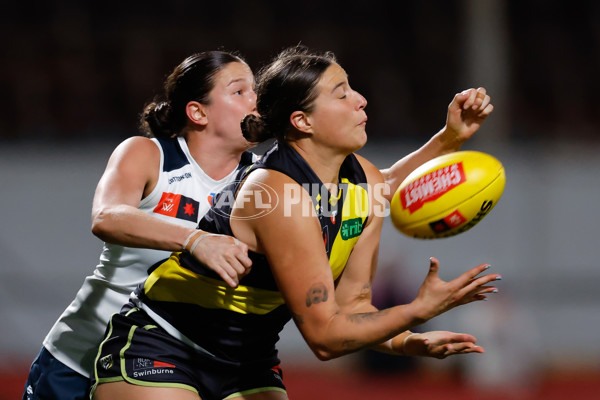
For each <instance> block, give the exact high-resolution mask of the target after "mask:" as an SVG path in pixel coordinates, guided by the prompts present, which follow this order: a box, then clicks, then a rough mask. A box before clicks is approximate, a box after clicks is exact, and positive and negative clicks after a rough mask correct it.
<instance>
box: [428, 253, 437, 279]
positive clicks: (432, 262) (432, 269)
mask: <svg viewBox="0 0 600 400" xmlns="http://www.w3.org/2000/svg"><path fill="white" fill-rule="evenodd" d="M439 270H440V262H439V261H438V259H437V258H435V257H429V272H428V273H427V276H428V277H437V276H438V272H439Z"/></svg>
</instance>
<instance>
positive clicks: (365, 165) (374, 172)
mask: <svg viewBox="0 0 600 400" xmlns="http://www.w3.org/2000/svg"><path fill="white" fill-rule="evenodd" d="M354 156H355V157H356V160H357V161H358V163H359V164H360V166H361V167H362V169H363V171H364V173H365V176H366V177H367V183H369V184H371V185H373V184H376V183H382V182H384V179H383V175H382V174H381V171H380V170H379V168H377V167H376V166H375V165H373V163H372V162H370V161H369V160H367V159H366V158H364V157H363V156H361V155H359V154H356V153H354Z"/></svg>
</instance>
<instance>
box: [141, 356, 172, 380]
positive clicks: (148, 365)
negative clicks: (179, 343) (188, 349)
mask: <svg viewBox="0 0 600 400" xmlns="http://www.w3.org/2000/svg"><path fill="white" fill-rule="evenodd" d="M173 368H175V366H174V365H173V364H169V363H166V362H162V361H155V360H150V359H148V358H136V359H134V360H133V377H134V378H140V377H142V376H148V375H158V374H172V373H173Z"/></svg>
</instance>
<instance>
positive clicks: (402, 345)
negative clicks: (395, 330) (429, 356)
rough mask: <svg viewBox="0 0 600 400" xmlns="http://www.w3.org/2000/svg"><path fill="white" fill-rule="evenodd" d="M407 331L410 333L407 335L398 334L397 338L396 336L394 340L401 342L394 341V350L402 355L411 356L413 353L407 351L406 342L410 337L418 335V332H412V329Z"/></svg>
mask: <svg viewBox="0 0 600 400" xmlns="http://www.w3.org/2000/svg"><path fill="white" fill-rule="evenodd" d="M407 332H408V334H407V335H405V336H397V337H396V338H394V340H393V341H395V342H399V343H397V344H394V343H393V342H392V351H393V352H394V353H396V354H398V355H401V356H410V355H411V354H409V353H407V351H406V343H407V342H408V339H409V338H410V337H412V336H414V335H416V333H414V332H410V331H407Z"/></svg>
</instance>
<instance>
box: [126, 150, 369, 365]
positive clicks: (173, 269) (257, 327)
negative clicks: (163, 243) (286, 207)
mask: <svg viewBox="0 0 600 400" xmlns="http://www.w3.org/2000/svg"><path fill="white" fill-rule="evenodd" d="M260 168H266V169H272V170H277V171H279V172H282V173H284V174H286V175H288V176H289V177H290V178H292V179H293V180H295V181H296V182H297V183H298V184H300V185H301V186H302V187H303V188H304V189H305V190H307V191H308V193H309V194H310V195H311V198H312V200H313V205H314V207H315V210H316V212H317V215H318V218H319V221H320V224H321V231H322V235H323V245H324V249H325V251H326V252H327V256H328V258H329V264H330V266H331V271H332V275H333V279H337V278H338V277H339V276H340V275H341V274H342V272H343V270H344V267H345V265H346V262H347V260H348V257H349V256H350V253H351V252H352V249H353V248H354V245H355V244H356V242H357V241H358V239H359V236H360V234H361V232H362V229H363V226H364V225H365V223H366V221H367V217H368V213H369V203H368V194H367V190H366V188H365V187H366V176H365V173H364V171H363V169H362V167H361V166H360V164H359V162H358V160H357V159H356V157H355V156H354V155H350V156H348V157H347V158H346V160H345V161H344V163H343V164H342V166H341V168H340V174H339V181H340V184H339V186H338V187H339V191H338V193H337V195H335V196H334V195H330V192H329V191H328V190H327V189H326V187H325V186H324V185H323V183H322V182H321V181H320V180H319V178H318V177H317V175H316V174H315V173H314V171H313V170H312V169H311V168H310V166H309V165H308V164H307V163H306V162H305V161H304V159H303V158H302V157H301V156H300V155H299V154H298V153H297V152H296V151H295V150H293V149H292V148H291V147H289V146H286V145H281V146H278V145H277V144H276V145H275V146H274V148H273V149H272V150H271V151H270V152H269V153H267V154H266V155H265V156H264V157H263V158H262V159H261V160H260V161H258V162H256V163H255V164H254V165H252V166H251V167H249V168H248V169H246V170H245V171H241V172H240V176H239V177H238V178H237V179H236V180H235V182H234V183H232V184H230V185H229V186H228V187H227V188H226V189H225V190H224V191H222V192H221V193H219V194H217V195H216V196H215V199H214V204H213V206H212V208H211V210H209V212H208V213H207V214H206V215H205V217H204V218H203V219H202V221H201V222H200V224H199V228H200V229H203V230H206V231H212V232H217V233H222V234H228V235H233V234H232V231H231V226H230V215H231V211H232V208H233V201H228V199H229V200H231V199H233V197H234V194H235V193H237V190H238V189H239V186H240V182H242V181H243V179H244V178H245V177H246V176H247V175H248V174H250V173H251V172H252V171H254V170H256V169H260ZM280 197H281V196H280ZM282 223H285V222H282ZM286 229H294V227H293V226H289V227H286ZM315 251H323V249H322V248H321V249H315ZM249 256H250V258H251V259H252V262H253V264H252V269H251V270H250V273H249V274H248V275H246V276H245V277H244V278H242V279H241V281H240V283H239V285H238V287H237V288H231V287H229V286H228V285H227V284H226V283H225V282H224V281H222V280H221V279H220V277H219V276H218V275H217V274H216V273H214V272H213V271H211V270H208V269H207V268H206V267H204V266H203V265H202V264H200V263H198V262H197V261H196V260H194V259H193V258H192V257H190V256H189V254H188V253H186V252H183V253H179V252H176V253H173V254H172V255H171V257H170V258H169V259H168V260H166V261H164V262H162V263H159V264H158V265H157V266H155V267H154V269H153V271H152V272H151V273H150V275H149V277H148V279H147V280H146V282H145V283H144V285H143V286H140V288H139V289H138V290H136V294H135V296H134V298H133V303H134V304H135V305H137V306H138V307H139V308H141V309H143V310H145V311H146V312H147V313H148V314H149V315H150V317H151V318H153V319H154V320H155V321H156V322H157V323H158V324H159V325H161V327H162V328H163V329H165V330H166V331H167V332H169V333H170V334H171V335H173V336H175V337H177V338H179V339H180V340H182V341H184V342H185V343H188V344H189V345H190V346H193V347H194V348H196V349H198V350H201V351H204V352H206V353H208V354H211V355H213V356H214V357H218V358H219V359H221V360H224V361H228V362H231V363H232V364H233V365H244V364H246V363H248V362H251V363H252V365H257V366H259V365H260V366H266V367H271V366H273V365H277V363H278V362H279V360H278V358H277V350H276V348H275V344H276V342H277V340H278V338H279V332H280V331H281V330H282V329H283V326H284V325H285V324H286V323H287V322H288V321H289V320H290V313H289V311H288V309H287V307H286V306H285V304H284V299H283V297H282V295H281V293H280V292H279V291H278V288H277V285H276V283H275V280H274V277H273V275H272V273H271V270H270V268H269V264H268V262H267V259H266V257H265V256H264V255H262V254H258V253H255V252H251V251H249ZM296 267H297V268H302V260H298V263H297V266H296Z"/></svg>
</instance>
